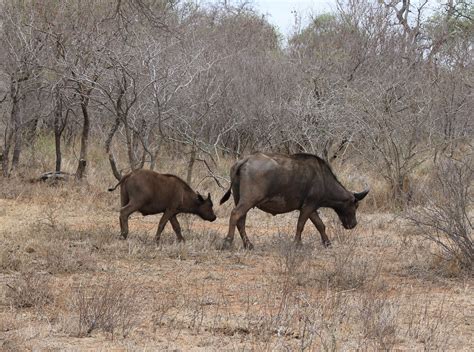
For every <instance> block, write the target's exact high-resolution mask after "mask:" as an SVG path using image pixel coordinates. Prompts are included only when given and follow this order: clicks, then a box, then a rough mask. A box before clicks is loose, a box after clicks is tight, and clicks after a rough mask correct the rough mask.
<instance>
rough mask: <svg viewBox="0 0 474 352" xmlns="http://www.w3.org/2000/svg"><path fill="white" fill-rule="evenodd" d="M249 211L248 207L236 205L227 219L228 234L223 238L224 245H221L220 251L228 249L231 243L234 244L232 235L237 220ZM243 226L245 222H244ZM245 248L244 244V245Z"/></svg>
mask: <svg viewBox="0 0 474 352" xmlns="http://www.w3.org/2000/svg"><path fill="white" fill-rule="evenodd" d="M249 210H250V207H248V206H245V205H242V204H239V205H237V206H236V207H235V208H234V209H233V210H232V212H231V214H230V219H229V232H228V233H227V237H226V238H224V243H223V244H222V249H228V248H230V247H231V246H232V242H234V234H235V227H236V226H237V223H238V222H239V220H240V219H241V218H242V217H243V216H245V215H246V214H247V212H248V211H249ZM244 224H245V222H244ZM244 246H245V243H244Z"/></svg>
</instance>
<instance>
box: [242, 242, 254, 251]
mask: <svg viewBox="0 0 474 352" xmlns="http://www.w3.org/2000/svg"><path fill="white" fill-rule="evenodd" d="M244 248H245V249H247V250H249V251H251V250H252V249H253V244H252V242H250V241H249V242H247V243H244Z"/></svg>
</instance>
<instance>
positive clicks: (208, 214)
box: [196, 193, 217, 221]
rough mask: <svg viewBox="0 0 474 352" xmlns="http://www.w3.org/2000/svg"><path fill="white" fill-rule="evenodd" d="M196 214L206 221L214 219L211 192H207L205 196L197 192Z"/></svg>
mask: <svg viewBox="0 0 474 352" xmlns="http://www.w3.org/2000/svg"><path fill="white" fill-rule="evenodd" d="M196 202H197V212H196V213H197V215H199V216H200V217H201V218H203V219H204V220H207V221H214V220H216V218H217V217H216V214H214V210H213V209H212V206H213V204H212V200H211V194H210V193H208V194H207V198H204V197H203V196H201V195H200V194H199V193H198V194H197V199H196Z"/></svg>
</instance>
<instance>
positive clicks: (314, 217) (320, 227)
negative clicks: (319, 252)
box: [309, 211, 331, 247]
mask: <svg viewBox="0 0 474 352" xmlns="http://www.w3.org/2000/svg"><path fill="white" fill-rule="evenodd" d="M309 219H310V220H311V222H312V223H313V224H314V226H315V227H316V229H317V230H318V231H319V233H320V234H321V241H322V242H323V245H324V247H329V246H330V245H331V241H330V240H329V238H328V236H327V235H326V226H325V225H324V223H323V221H322V220H321V218H320V217H319V215H318V212H317V211H315V212H313V213H312V214H311V216H310V217H309Z"/></svg>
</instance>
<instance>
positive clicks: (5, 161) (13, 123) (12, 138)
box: [2, 77, 20, 177]
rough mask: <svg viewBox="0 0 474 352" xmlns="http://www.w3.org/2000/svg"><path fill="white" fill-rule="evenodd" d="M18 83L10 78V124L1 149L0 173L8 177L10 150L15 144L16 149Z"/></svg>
mask: <svg viewBox="0 0 474 352" xmlns="http://www.w3.org/2000/svg"><path fill="white" fill-rule="evenodd" d="M19 90H20V88H19V82H18V80H16V79H15V78H14V77H12V78H11V83H10V97H11V99H12V109H11V113H10V123H9V126H7V130H6V133H5V146H4V149H3V158H2V173H3V176H5V177H8V176H9V175H10V170H9V167H10V149H11V147H12V145H13V143H14V142H15V147H16V140H17V136H18V134H19V132H20V131H19V128H20V126H19V125H20V124H19V117H20V105H19V102H20V99H19ZM15 149H17V148H14V157H15ZM19 156H20V155H19V153H18V152H17V154H16V158H17V161H16V162H18V158H19Z"/></svg>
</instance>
